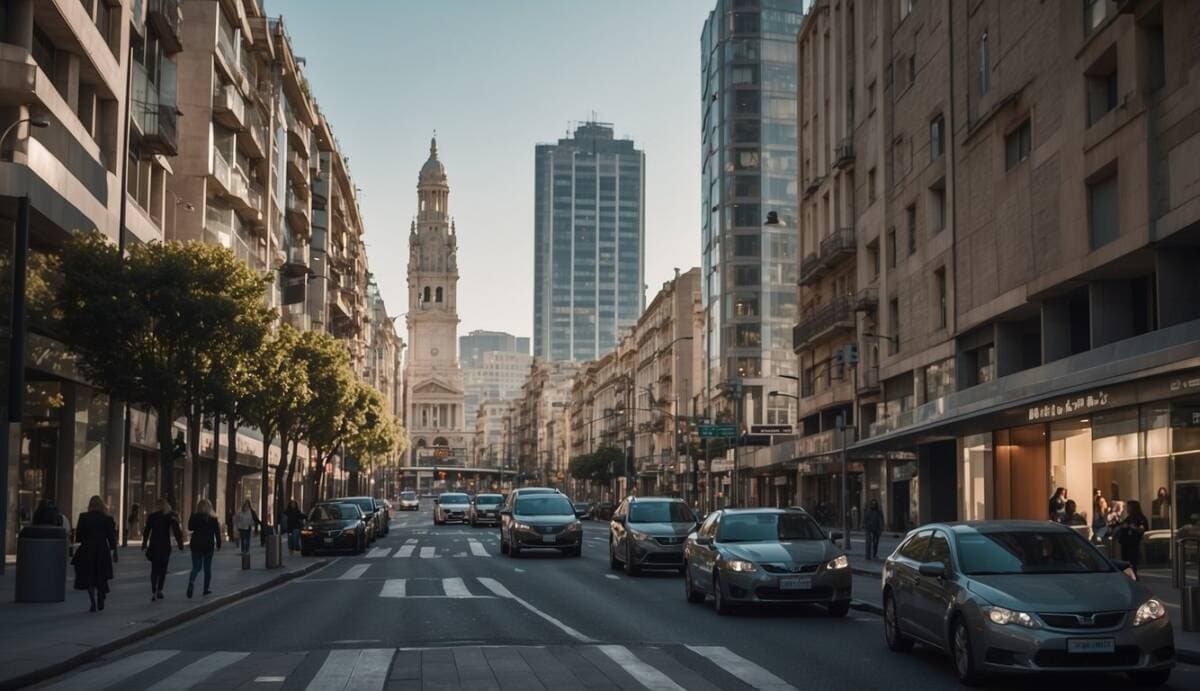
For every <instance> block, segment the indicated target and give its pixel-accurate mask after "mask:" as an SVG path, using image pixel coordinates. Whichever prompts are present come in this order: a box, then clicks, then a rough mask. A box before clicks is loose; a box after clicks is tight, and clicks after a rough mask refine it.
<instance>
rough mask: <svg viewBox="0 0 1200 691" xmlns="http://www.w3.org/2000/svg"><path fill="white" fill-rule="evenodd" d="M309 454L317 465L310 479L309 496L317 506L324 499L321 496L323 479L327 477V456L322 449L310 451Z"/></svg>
mask: <svg viewBox="0 0 1200 691" xmlns="http://www.w3.org/2000/svg"><path fill="white" fill-rule="evenodd" d="M308 452H309V453H310V454H311V455H312V462H313V463H314V464H315V465H314V467H313V471H312V473H311V474H310V475H309V477H308V486H309V490H310V492H309V494H310V496H311V497H312V500H313V503H314V504H315V503H317V502H319V501H322V500H323V499H324V497H322V496H321V478H323V477H324V476H325V454H324V453H323V452H322V451H321V449H309V450H308Z"/></svg>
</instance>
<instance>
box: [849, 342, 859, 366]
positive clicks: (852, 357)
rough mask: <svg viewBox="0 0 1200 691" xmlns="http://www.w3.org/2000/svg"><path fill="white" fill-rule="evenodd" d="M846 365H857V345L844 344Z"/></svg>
mask: <svg viewBox="0 0 1200 691" xmlns="http://www.w3.org/2000/svg"><path fill="white" fill-rule="evenodd" d="M846 364H848V365H857V364H858V344H857V343H847V344H846Z"/></svg>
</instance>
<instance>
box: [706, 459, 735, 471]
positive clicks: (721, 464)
mask: <svg viewBox="0 0 1200 691" xmlns="http://www.w3.org/2000/svg"><path fill="white" fill-rule="evenodd" d="M729 470H733V459H731V458H714V459H713V461H712V467H711V468H709V472H713V473H724V472H726V471H729Z"/></svg>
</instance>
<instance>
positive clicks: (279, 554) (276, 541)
mask: <svg viewBox="0 0 1200 691" xmlns="http://www.w3.org/2000/svg"><path fill="white" fill-rule="evenodd" d="M281 566H283V536H282V535H280V534H279V530H278V529H277V528H274V527H272V528H269V529H268V531H267V568H268V569H278V568H279V567H281Z"/></svg>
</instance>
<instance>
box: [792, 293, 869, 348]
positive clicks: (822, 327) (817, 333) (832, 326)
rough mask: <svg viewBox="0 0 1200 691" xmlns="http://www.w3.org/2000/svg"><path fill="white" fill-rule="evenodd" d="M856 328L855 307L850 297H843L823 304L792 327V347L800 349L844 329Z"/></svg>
mask: <svg viewBox="0 0 1200 691" xmlns="http://www.w3.org/2000/svg"><path fill="white" fill-rule="evenodd" d="M852 328H854V309H853V304H852V303H851V300H850V299H849V298H845V297H841V298H837V299H835V300H833V301H832V302H828V303H826V304H824V305H821V306H820V307H818V308H817V309H815V310H813V311H812V312H811V313H810V314H808V315H806V316H805V317H803V318H802V319H801V320H800V323H799V324H796V326H795V327H794V328H793V329H792V348H793V349H794V350H800V349H802V348H806V347H808V346H811V345H812V344H814V343H816V342H817V341H819V340H821V339H823V338H826V337H828V336H830V335H832V334H834V333H836V332H837V331H840V330H842V329H852Z"/></svg>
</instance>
